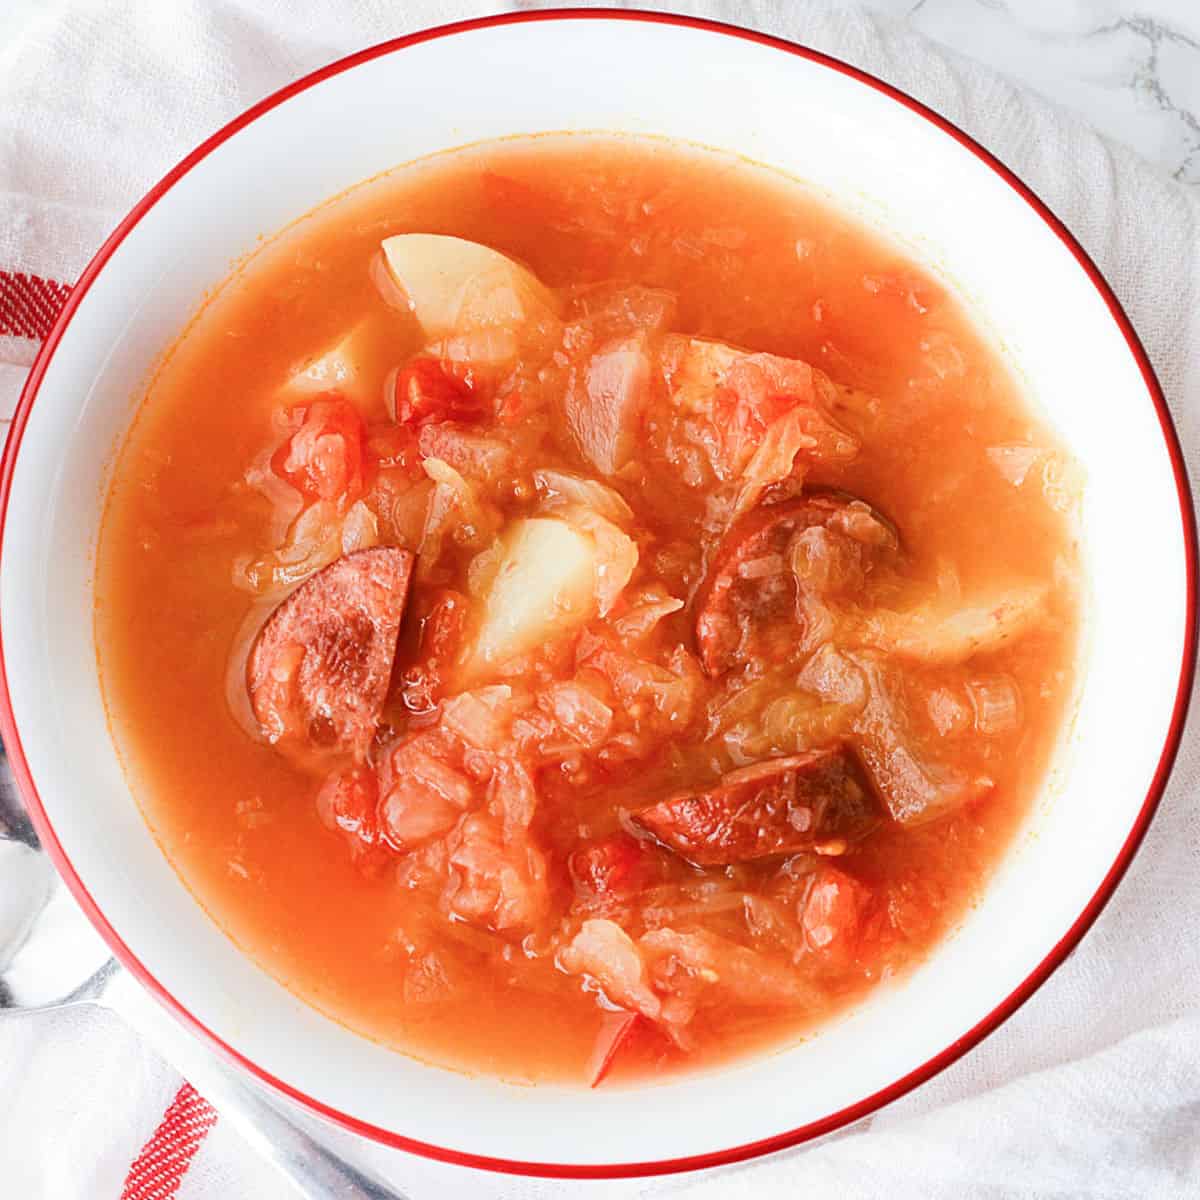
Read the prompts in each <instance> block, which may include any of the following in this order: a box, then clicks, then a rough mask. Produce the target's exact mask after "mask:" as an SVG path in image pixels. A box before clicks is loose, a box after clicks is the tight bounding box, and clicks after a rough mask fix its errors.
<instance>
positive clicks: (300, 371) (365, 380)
mask: <svg viewBox="0 0 1200 1200" xmlns="http://www.w3.org/2000/svg"><path fill="white" fill-rule="evenodd" d="M387 333H388V331H387V330H386V329H381V328H380V325H379V323H378V322H377V321H373V320H371V319H369V318H368V319H367V320H365V321H360V322H359V323H358V324H357V325H355V326H354V327H353V328H352V329H351V330H350V331H349V332H348V333H345V334H343V335H342V336H341V337H340V338H338V340H337V341H336V342H334V343H333V344H332V345H331V346H330V347H329V349H327V350H326V351H324V353H322V354H318V355H317V356H316V357H315V358H311V359H307V360H305V361H304V362H301V363H299V364H298V365H297V366H296V369H295V370H294V371H293V372H292V373H291V375H289V376H288V378H287V379H286V380H285V381H284V383H283V386H282V387H281V388H280V389H279V395H280V397H281V398H282V399H284V400H285V401H298V400H303V399H305V398H306V397H315V396H320V395H323V394H324V393H326V392H340V393H341V394H342V395H343V396H345V397H347V398H348V399H350V400H352V401H354V402H355V403H356V404H364V405H365V404H367V403H369V401H370V400H371V386H372V382H373V381H372V380H371V378H370V372H369V370H368V368H369V365H370V363H371V361H372V358H373V355H374V354H376V353H378V349H377V348H378V346H379V344H380V342H381V340H382V339H383V337H385V336H387Z"/></svg>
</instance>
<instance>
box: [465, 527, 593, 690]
mask: <svg viewBox="0 0 1200 1200" xmlns="http://www.w3.org/2000/svg"><path fill="white" fill-rule="evenodd" d="M595 577H596V545H595V542H593V540H592V539H591V538H590V537H588V536H587V534H585V533H582V532H580V531H579V530H577V529H575V528H573V527H572V526H571V525H568V524H567V522H565V521H558V520H553V519H550V518H547V517H531V518H529V519H527V520H522V521H517V522H515V523H514V525H513V526H512V528H511V529H510V530H509V532H508V535H507V537H506V538H505V546H504V553H503V557H502V558H501V560H500V564H499V566H498V568H497V570H496V574H495V576H494V578H493V579H492V583H491V587H490V588H489V590H488V594H487V598H486V600H485V608H484V614H483V620H482V623H481V625H480V628H479V633H478V636H477V637H476V638H475V642H474V646H473V649H472V652H471V662H470V663H469V664H468V669H469V670H470V669H472V668H474V670H482V669H486V668H487V667H489V666H496V665H499V664H501V663H503V662H505V661H507V660H508V659H510V658H515V657H516V656H517V655H520V654H527V653H528V652H529V651H530V650H532V649H534V647H536V646H538V645H539V644H541V643H543V642H546V641H548V640H550V639H551V638H552V637H554V636H555V635H558V634H561V633H564V632H566V631H568V630H570V629H573V628H576V627H578V626H579V625H582V624H583V623H584V622H585V621H588V620H590V619H591V618H592V617H593V616H594V615H595V613H596V587H595ZM472 673H474V672H472Z"/></svg>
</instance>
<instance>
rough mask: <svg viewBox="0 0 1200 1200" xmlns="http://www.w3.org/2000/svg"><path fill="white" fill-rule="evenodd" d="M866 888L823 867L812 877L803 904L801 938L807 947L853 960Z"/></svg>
mask: <svg viewBox="0 0 1200 1200" xmlns="http://www.w3.org/2000/svg"><path fill="white" fill-rule="evenodd" d="M870 901H871V893H870V891H869V889H868V888H867V887H866V886H865V885H864V884H861V883H859V881H858V880H857V879H855V878H853V877H852V876H850V875H847V874H846V873H845V872H844V871H839V870H837V869H836V868H834V867H823V868H821V870H819V871H818V872H817V873H816V874H815V875H814V876H813V882H812V887H811V888H809V892H808V899H807V900H806V901H805V904H804V917H803V919H802V922H801V923H802V924H803V926H804V937H805V940H806V941H807V942H808V945H809V948H810V949H812V950H815V951H817V952H818V953H822V954H825V955H828V956H829V957H831V958H837V959H842V960H845V959H847V958H851V957H853V955H854V953H855V951H856V950H857V947H858V942H859V937H860V934H861V933H862V929H863V924H864V918H865V916H866V911H867V906H868V905H869V904H870Z"/></svg>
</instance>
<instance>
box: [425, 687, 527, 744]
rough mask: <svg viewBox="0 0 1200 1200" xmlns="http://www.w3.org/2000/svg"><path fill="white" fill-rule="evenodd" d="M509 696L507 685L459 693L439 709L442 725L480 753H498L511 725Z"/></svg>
mask: <svg viewBox="0 0 1200 1200" xmlns="http://www.w3.org/2000/svg"><path fill="white" fill-rule="evenodd" d="M512 694H513V693H512V688H510V687H509V686H508V685H507V684H496V685H494V686H492V687H483V688H477V689H476V690H475V691H472V692H463V693H461V694H460V695H458V696H454V697H452V698H451V699H449V700H447V701H446V702H445V704H443V705H442V724H443V725H444V726H445V727H446V728H447V729H449V730H450V732H451V733H454V734H456V735H457V736H458V737H460V738H462V740H463V741H465V742H468V743H470V744H471V745H472V746H475V747H477V748H478V749H480V750H499V749H500V747H501V746H502V745H503V743H504V740H505V738H506V737H507V736H508V731H509V727H510V725H511V720H512V714H511V712H510V711H509V707H510V705H509V702H510V701H511V700H512Z"/></svg>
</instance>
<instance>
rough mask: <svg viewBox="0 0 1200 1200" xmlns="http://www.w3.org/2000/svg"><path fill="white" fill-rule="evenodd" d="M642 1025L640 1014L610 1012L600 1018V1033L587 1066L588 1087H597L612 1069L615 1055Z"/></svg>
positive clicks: (597, 1035)
mask: <svg viewBox="0 0 1200 1200" xmlns="http://www.w3.org/2000/svg"><path fill="white" fill-rule="evenodd" d="M642 1023H643V1018H642V1016H641V1014H640V1013H631V1012H612V1013H605V1014H604V1015H603V1016H602V1017H601V1018H600V1031H599V1033H597V1034H596V1044H595V1046H593V1047H592V1054H591V1057H590V1058H589V1060H588V1065H587V1080H588V1087H597V1086H599V1085H600V1084H601V1083H602V1082H603V1081H604V1077H605V1076H606V1075H607V1074H608V1073H609V1071H610V1070H611V1069H612V1065H613V1063H614V1062H615V1061H616V1058H617V1055H618V1054H620V1052H621V1050H622V1049H623V1048H624V1047H625V1046H626V1045H628V1044H629V1042H630V1040H631V1039H632V1038H633V1035H634V1034H635V1032H636V1031H637V1029H638V1027H639V1025H641V1024H642Z"/></svg>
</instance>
